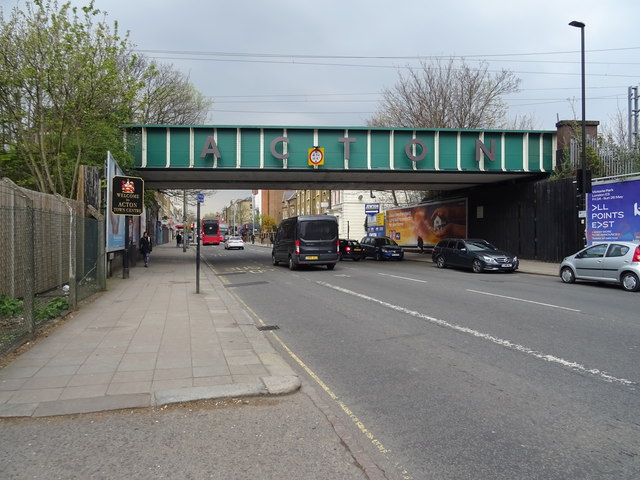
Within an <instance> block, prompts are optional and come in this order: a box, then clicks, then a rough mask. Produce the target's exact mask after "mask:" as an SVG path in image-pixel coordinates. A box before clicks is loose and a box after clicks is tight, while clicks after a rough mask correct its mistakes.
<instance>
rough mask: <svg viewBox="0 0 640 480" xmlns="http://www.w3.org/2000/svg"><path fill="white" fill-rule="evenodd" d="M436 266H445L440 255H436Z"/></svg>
mask: <svg viewBox="0 0 640 480" xmlns="http://www.w3.org/2000/svg"><path fill="white" fill-rule="evenodd" d="M436 266H437V267H438V268H445V267H446V266H447V265H446V263H445V261H444V257H443V256H442V255H438V258H436Z"/></svg>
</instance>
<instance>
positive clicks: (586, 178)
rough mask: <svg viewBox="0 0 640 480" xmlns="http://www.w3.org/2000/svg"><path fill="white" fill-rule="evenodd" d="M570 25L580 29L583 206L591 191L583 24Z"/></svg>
mask: <svg viewBox="0 0 640 480" xmlns="http://www.w3.org/2000/svg"><path fill="white" fill-rule="evenodd" d="M569 25H571V26H572V27H576V28H579V29H580V51H581V61H580V63H581V67H582V151H581V154H582V168H581V170H582V171H581V172H580V174H581V176H582V178H581V182H579V183H581V185H582V189H581V191H580V193H582V194H583V195H584V200H585V208H586V200H587V193H591V178H590V175H589V174H588V171H587V114H586V100H585V98H586V92H585V90H586V88H585V73H584V71H585V61H584V27H585V24H584V23H582V22H578V21H577V20H574V21H573V22H571V23H569Z"/></svg>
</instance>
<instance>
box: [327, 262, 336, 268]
mask: <svg viewBox="0 0 640 480" xmlns="http://www.w3.org/2000/svg"><path fill="white" fill-rule="evenodd" d="M334 268H336V264H335V263H327V270H333V269H334Z"/></svg>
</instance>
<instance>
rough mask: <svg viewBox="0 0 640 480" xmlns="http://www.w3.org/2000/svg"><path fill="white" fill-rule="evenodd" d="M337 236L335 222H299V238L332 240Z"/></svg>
mask: <svg viewBox="0 0 640 480" xmlns="http://www.w3.org/2000/svg"><path fill="white" fill-rule="evenodd" d="M337 236H338V225H337V224H336V222H329V221H325V220H313V221H309V222H300V238H303V239H305V240H333V239H335V238H336V237H337Z"/></svg>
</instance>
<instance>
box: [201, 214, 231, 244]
mask: <svg viewBox="0 0 640 480" xmlns="http://www.w3.org/2000/svg"><path fill="white" fill-rule="evenodd" d="M228 229H229V227H228V225H227V224H226V223H221V222H220V219H219V218H217V217H204V218H203V219H202V245H220V244H221V243H222V241H223V240H224V236H225V235H226V234H227V231H228Z"/></svg>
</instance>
